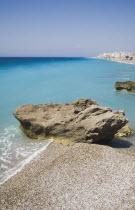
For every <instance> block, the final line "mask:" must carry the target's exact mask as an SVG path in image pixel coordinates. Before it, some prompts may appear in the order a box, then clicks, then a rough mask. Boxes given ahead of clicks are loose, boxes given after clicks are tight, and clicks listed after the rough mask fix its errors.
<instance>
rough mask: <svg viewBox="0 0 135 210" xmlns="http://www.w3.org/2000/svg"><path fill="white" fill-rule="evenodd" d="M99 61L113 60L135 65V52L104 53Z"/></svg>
mask: <svg viewBox="0 0 135 210" xmlns="http://www.w3.org/2000/svg"><path fill="white" fill-rule="evenodd" d="M93 58H99V59H106V60H111V61H114V62H119V63H125V64H132V65H135V52H132V53H129V52H114V53H103V54H101V55H99V56H97V57H93Z"/></svg>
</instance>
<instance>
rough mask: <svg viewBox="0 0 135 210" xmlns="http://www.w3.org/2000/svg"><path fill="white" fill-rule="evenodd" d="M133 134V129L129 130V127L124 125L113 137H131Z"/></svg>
mask: <svg viewBox="0 0 135 210" xmlns="http://www.w3.org/2000/svg"><path fill="white" fill-rule="evenodd" d="M133 134H134V131H133V128H131V127H130V126H129V125H125V126H124V127H123V128H121V129H120V130H118V132H117V133H116V134H115V137H124V136H131V135H133Z"/></svg>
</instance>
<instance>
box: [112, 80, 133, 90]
mask: <svg viewBox="0 0 135 210" xmlns="http://www.w3.org/2000/svg"><path fill="white" fill-rule="evenodd" d="M115 88H116V89H117V90H123V89H125V90H127V91H132V92H134V91H135V81H126V82H116V83H115Z"/></svg>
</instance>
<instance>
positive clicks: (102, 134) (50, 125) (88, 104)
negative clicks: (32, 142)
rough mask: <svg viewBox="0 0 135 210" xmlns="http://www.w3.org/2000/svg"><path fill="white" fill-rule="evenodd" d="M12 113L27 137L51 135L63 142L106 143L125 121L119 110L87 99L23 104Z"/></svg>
mask: <svg viewBox="0 0 135 210" xmlns="http://www.w3.org/2000/svg"><path fill="white" fill-rule="evenodd" d="M13 114H14V116H15V117H16V119H18V120H19V121H20V123H21V126H20V127H21V129H22V131H23V132H24V133H25V134H26V135H27V136H28V137H30V138H35V139H48V138H53V139H54V141H56V142H58V143H63V144H66V145H68V144H70V143H72V142H89V143H95V142H107V141H109V140H111V139H113V137H114V135H115V134H116V132H117V131H118V130H119V129H121V128H122V127H123V126H124V125H125V124H126V123H127V122H128V120H127V119H126V118H125V116H124V111H123V110H120V111H114V112H113V111H112V110H111V109H110V108H107V107H100V106H99V105H98V104H97V103H96V102H95V101H92V100H90V99H79V100H77V101H74V102H71V103H68V104H52V103H48V104H43V105H41V104H39V105H23V106H20V107H18V108H16V109H15V110H14V112H13Z"/></svg>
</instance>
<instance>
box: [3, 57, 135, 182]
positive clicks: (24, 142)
mask: <svg viewBox="0 0 135 210" xmlns="http://www.w3.org/2000/svg"><path fill="white" fill-rule="evenodd" d="M127 80H132V81H135V65H130V64H123V63H118V62H113V61H108V60H104V59H94V58H69V57H68V58H60V57H59V58H53V57H52V58H51V57H49V58H39V57H38V58H35V57H34V58H18V57H17V58H15V57H13V58H10V57H4V58H2V57H1V58H0V184H2V183H4V182H5V181H6V180H8V179H9V178H10V177H12V176H13V175H15V174H16V173H17V172H19V171H20V170H22V168H23V167H24V166H25V165H26V164H27V163H29V162H30V161H31V160H32V159H33V158H34V157H36V156H37V155H38V154H39V153H40V152H42V151H43V150H45V149H46V148H47V146H48V145H49V144H50V143H51V142H52V140H51V139H48V140H35V139H30V138H28V137H26V136H25V135H24V134H23V133H22V132H21V131H20V129H19V122H18V121H17V120H16V119H15V118H14V116H13V114H12V112H13V110H14V109H15V108H16V107H18V106H21V105H24V104H45V103H68V102H71V101H74V100H77V99H80V98H90V99H92V100H96V101H97V103H98V104H99V105H101V106H107V107H110V108H112V110H120V109H124V110H125V114H126V117H127V118H128V119H129V125H130V126H131V127H132V128H133V129H134V130H135V92H127V91H116V90H115V88H114V85H115V82H116V81H127ZM123 142H124V143H123ZM117 143H118V144H117ZM112 146H113V144H112ZM115 147H118V148H120V149H127V150H128V149H130V148H135V135H133V136H131V137H124V138H122V139H121V140H115ZM134 151H135V150H134Z"/></svg>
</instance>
